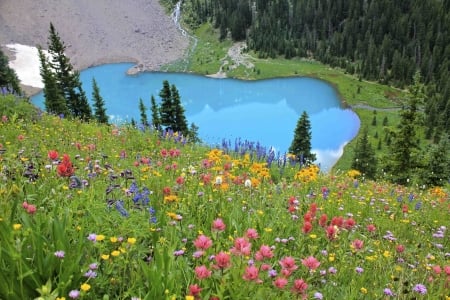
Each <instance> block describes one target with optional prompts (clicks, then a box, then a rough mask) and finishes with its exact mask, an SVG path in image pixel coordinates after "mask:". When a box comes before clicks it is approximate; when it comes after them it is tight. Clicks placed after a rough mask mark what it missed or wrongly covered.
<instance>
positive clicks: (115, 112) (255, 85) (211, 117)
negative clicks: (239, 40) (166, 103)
mask: <svg viewBox="0 0 450 300" xmlns="http://www.w3.org/2000/svg"><path fill="white" fill-rule="evenodd" d="M131 66H132V64H128V63H120V64H107V65H102V66H98V67H93V68H89V69H86V70H84V71H82V72H81V80H82V82H83V88H84V90H85V92H86V95H87V96H88V97H89V98H91V94H92V79H93V78H94V77H95V79H96V81H97V84H98V86H99V87H100V92H101V95H102V97H103V99H104V100H105V103H106V109H107V114H108V115H110V118H111V119H110V121H111V123H121V122H130V121H131V120H132V119H134V120H135V121H136V122H139V120H140V112H139V108H138V107H139V99H140V98H141V99H142V100H143V101H144V104H145V106H146V107H147V108H148V112H147V116H148V117H149V118H151V112H150V97H151V96H152V95H153V96H154V97H155V99H156V100H157V102H158V101H159V91H160V90H161V88H162V82H163V81H164V80H168V81H169V82H170V84H175V86H176V87H177V89H178V91H179V94H180V97H181V102H182V104H183V107H184V108H185V115H186V118H187V121H188V123H189V124H191V123H195V125H197V126H198V127H199V132H198V133H199V137H200V138H201V139H202V140H203V141H204V142H206V143H207V144H209V145H216V144H217V145H220V144H221V143H222V140H223V139H226V140H230V141H231V145H232V146H234V141H235V139H237V138H240V139H241V140H248V141H251V142H258V143H260V144H261V145H263V146H265V147H267V148H269V147H274V148H275V149H276V151H277V152H279V153H281V154H284V153H285V152H287V150H288V148H289V146H290V144H291V142H292V139H293V137H294V130H295V127H296V124H297V121H298V119H299V118H300V115H301V114H302V112H303V111H306V112H307V113H308V115H309V119H310V121H311V127H312V139H311V144H312V148H313V152H316V154H317V163H319V164H320V165H321V169H322V170H324V171H326V170H329V169H330V168H331V167H332V166H333V165H334V163H335V162H336V161H337V160H338V159H339V157H340V156H341V155H342V150H343V146H344V145H345V144H346V143H347V142H349V141H350V140H352V139H353V138H354V137H355V136H356V134H357V132H358V130H359V126H360V121H359V118H358V117H357V115H356V114H355V113H354V112H353V111H352V110H350V109H344V108H342V107H341V102H340V100H339V97H338V95H337V93H336V91H335V90H334V89H333V87H332V86H330V85H329V84H327V83H326V82H324V81H321V80H317V79H313V78H306V77H290V78H274V79H266V80H257V81H245V80H237V79H230V78H225V79H217V78H210V77H205V76H200V75H193V74H185V73H162V72H146V73H140V74H137V75H133V76H129V75H127V74H126V71H127V70H128V69H129V68H130V67H131ZM32 102H33V103H34V104H35V105H37V106H39V107H44V97H43V94H42V92H41V93H39V94H37V95H35V96H34V97H32Z"/></svg>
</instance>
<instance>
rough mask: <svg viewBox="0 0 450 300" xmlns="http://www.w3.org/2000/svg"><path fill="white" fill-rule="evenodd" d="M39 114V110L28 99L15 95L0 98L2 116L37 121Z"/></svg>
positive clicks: (0, 113) (0, 114)
mask: <svg viewBox="0 0 450 300" xmlns="http://www.w3.org/2000/svg"><path fill="white" fill-rule="evenodd" d="M39 113H40V112H39V109H37V108H36V107H35V106H34V105H33V104H31V103H30V102H29V101H28V99H25V98H20V97H16V96H14V95H5V96H0V116H5V117H7V116H9V118H11V117H12V118H14V119H26V120H32V121H35V120H36V119H38V118H39Z"/></svg>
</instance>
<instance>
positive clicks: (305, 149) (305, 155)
mask: <svg viewBox="0 0 450 300" xmlns="http://www.w3.org/2000/svg"><path fill="white" fill-rule="evenodd" d="M289 153H291V154H294V155H295V156H296V158H297V160H299V161H300V162H301V163H302V164H307V165H308V164H312V163H313V162H314V161H315V160H316V154H314V153H311V122H310V121H309V117H308V114H307V112H306V111H303V113H302V115H301V116H300V118H299V119H298V121H297V125H296V127H295V131H294V139H293V140H292V143H291V146H290V147H289Z"/></svg>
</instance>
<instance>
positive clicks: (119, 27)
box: [0, 0, 188, 70]
mask: <svg viewBox="0 0 450 300" xmlns="http://www.w3.org/2000/svg"><path fill="white" fill-rule="evenodd" d="M50 22H52V23H53V24H54V26H55V28H56V29H57V31H58V32H59V34H60V36H61V38H62V40H63V41H64V42H65V44H66V46H67V55H68V56H69V57H70V58H71V62H72V64H73V65H74V66H75V67H76V68H78V69H83V68H86V67H89V66H93V65H98V64H101V63H107V62H124V61H127V62H136V63H137V65H138V66H139V68H140V69H144V70H156V69H158V68H159V67H160V66H161V65H163V64H165V63H168V62H171V61H173V60H176V59H178V58H180V57H181V56H182V55H183V53H184V51H185V49H186V47H187V46H188V40H187V38H185V37H184V36H182V34H181V33H180V32H179V31H178V30H177V28H176V26H175V25H174V23H173V21H172V20H171V18H170V16H168V15H167V14H166V13H165V11H164V8H163V7H162V6H161V5H160V4H159V2H158V1H157V0H147V1H145V0H129V1H120V0H113V1H111V0H95V1H90V0H64V1H58V0H21V1H16V0H2V1H0V24H1V26H0V45H1V47H2V49H3V50H4V52H5V53H7V54H8V55H9V56H12V55H13V53H11V52H10V51H8V49H7V48H5V45H7V44H23V45H29V46H36V45H42V46H43V48H46V43H47V37H48V30H49V24H50Z"/></svg>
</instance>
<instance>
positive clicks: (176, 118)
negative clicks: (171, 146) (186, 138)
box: [159, 80, 188, 135]
mask: <svg viewBox="0 0 450 300" xmlns="http://www.w3.org/2000/svg"><path fill="white" fill-rule="evenodd" d="M159 96H160V97H161V107H160V109H159V112H160V120H161V125H162V126H165V128H166V129H169V130H173V131H175V132H180V133H182V134H183V135H187V134H188V123H187V121H186V116H185V114H184V108H183V106H182V105H181V100H180V94H179V92H178V90H177V87H176V86H175V85H174V84H173V85H172V86H170V83H169V82H168V81H167V80H164V81H163V87H162V89H161V91H160V93H159Z"/></svg>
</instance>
